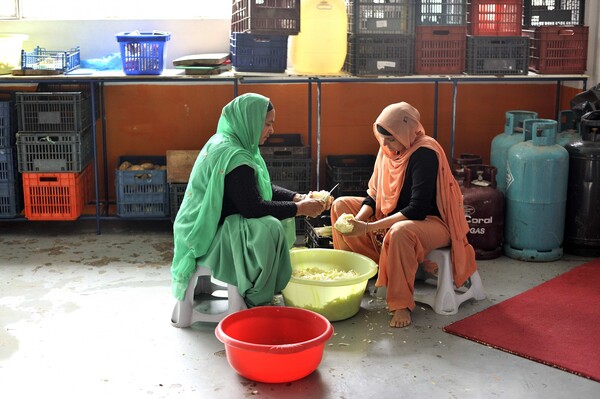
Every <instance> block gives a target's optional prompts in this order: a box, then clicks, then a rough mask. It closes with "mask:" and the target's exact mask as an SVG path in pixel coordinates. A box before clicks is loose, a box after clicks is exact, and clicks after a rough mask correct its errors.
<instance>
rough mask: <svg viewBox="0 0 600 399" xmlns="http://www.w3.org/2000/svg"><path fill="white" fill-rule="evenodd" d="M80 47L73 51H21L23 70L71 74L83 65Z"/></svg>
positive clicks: (41, 49) (38, 49)
mask: <svg viewBox="0 0 600 399" xmlns="http://www.w3.org/2000/svg"><path fill="white" fill-rule="evenodd" d="M80 58H81V51H80V48H79V47H75V48H72V49H71V50H46V49H44V48H41V47H39V46H38V47H36V48H34V49H33V51H25V50H21V69H33V70H46V71H61V72H63V73H67V72H70V71H72V70H74V69H76V68H79V65H80V63H81V60H80Z"/></svg>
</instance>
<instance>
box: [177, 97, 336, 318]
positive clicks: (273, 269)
mask: <svg viewBox="0 0 600 399" xmlns="http://www.w3.org/2000/svg"><path fill="white" fill-rule="evenodd" d="M274 122H275V109H274V108H273V105H272V104H271V102H270V101H269V99H268V98H267V97H264V96H261V95H259V94H254V93H248V94H244V95H241V96H238V97H237V98H235V99H234V100H233V101H231V102H230V103H229V104H227V105H226V106H225V107H223V110H222V113H221V117H220V118H219V123H218V125H217V132H216V133H215V134H214V135H213V136H212V137H211V138H210V139H209V140H208V142H207V143H206V144H205V145H204V147H203V148H202V150H201V151H200V154H199V155H198V158H197V159H196V162H195V164H194V167H193V168H192V172H191V174H190V179H189V182H188V186H187V189H186V192H185V197H184V199H183V201H182V203H181V207H180V209H179V212H178V213H177V217H176V218H175V222H174V224H173V235H174V241H175V251H174V257H173V263H172V266H171V277H172V291H173V295H174V296H175V298H177V299H178V300H182V299H183V298H184V296H185V291H186V289H187V286H188V283H189V280H190V278H191V277H192V275H193V274H194V273H195V271H196V264H200V265H203V266H208V267H209V268H210V269H211V271H212V275H213V277H214V278H216V279H217V280H220V281H222V282H225V283H227V284H232V285H235V286H237V288H238V291H239V293H240V294H241V295H242V296H243V297H244V299H245V301H246V303H247V304H248V306H258V305H262V304H266V303H269V302H271V301H272V299H273V295H274V294H276V293H278V292H280V291H281V290H282V289H283V288H285V286H286V285H287V283H288V281H289V279H290V276H291V272H292V269H291V264H290V256H289V248H290V247H291V246H292V245H293V243H294V241H295V237H296V233H295V224H294V217H295V216H302V215H306V216H312V217H316V216H318V215H320V214H321V213H322V212H323V211H324V210H325V208H326V207H327V205H326V204H324V203H323V202H322V201H318V200H316V199H312V198H310V196H307V195H303V194H298V193H296V192H293V191H290V190H287V189H284V188H282V187H278V186H274V185H272V184H271V179H270V177H269V172H268V171H267V166H266V164H265V161H264V159H263V158H262V156H261V154H260V151H259V149H258V146H259V145H260V144H263V143H264V142H265V140H266V139H267V138H268V137H269V136H270V135H271V134H273V123H274Z"/></svg>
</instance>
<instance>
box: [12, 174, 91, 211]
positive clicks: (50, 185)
mask: <svg viewBox="0 0 600 399" xmlns="http://www.w3.org/2000/svg"><path fill="white" fill-rule="evenodd" d="M89 173H92V165H89V166H88V167H87V168H85V169H84V170H83V172H80V173H71V172H66V173H60V172H59V173H34V172H27V173H23V174H22V175H21V176H22V178H23V198H24V211H25V218H27V219H29V220H76V219H77V218H79V216H81V213H82V212H83V208H84V205H85V193H86V191H88V190H87V189H86V187H85V184H86V183H88V182H90V181H91V180H92V179H90V178H89V176H86V174H89Z"/></svg>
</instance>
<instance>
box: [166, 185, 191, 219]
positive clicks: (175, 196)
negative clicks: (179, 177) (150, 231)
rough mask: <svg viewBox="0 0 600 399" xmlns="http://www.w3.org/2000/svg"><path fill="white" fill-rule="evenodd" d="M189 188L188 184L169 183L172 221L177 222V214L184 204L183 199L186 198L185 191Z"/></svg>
mask: <svg viewBox="0 0 600 399" xmlns="http://www.w3.org/2000/svg"><path fill="white" fill-rule="evenodd" d="M186 188H187V183H169V197H170V198H169V203H170V204H171V212H170V214H171V221H172V222H174V221H175V217H176V216H177V212H179V208H180V207H181V203H182V202H183V198H184V196H185V190H186Z"/></svg>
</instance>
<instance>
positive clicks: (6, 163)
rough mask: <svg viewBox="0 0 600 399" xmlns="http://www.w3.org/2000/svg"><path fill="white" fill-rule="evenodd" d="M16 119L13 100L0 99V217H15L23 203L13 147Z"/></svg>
mask: <svg viewBox="0 0 600 399" xmlns="http://www.w3.org/2000/svg"><path fill="white" fill-rule="evenodd" d="M9 97H10V96H9ZM16 121H17V119H16V108H15V103H14V101H13V100H12V99H10V98H7V99H6V100H5V99H4V98H2V99H0V219H4V218H14V217H16V216H17V215H19V214H20V213H21V209H22V204H23V200H22V194H21V192H22V190H21V182H20V181H19V177H20V175H19V174H18V173H17V167H16V155H17V153H16V151H15V147H14V145H15V133H16V131H17V129H16V126H17V123H16Z"/></svg>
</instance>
